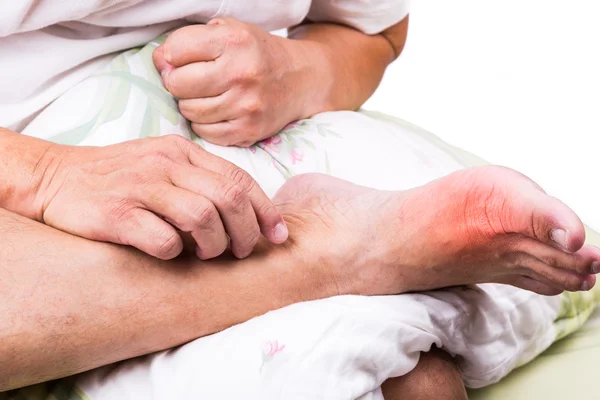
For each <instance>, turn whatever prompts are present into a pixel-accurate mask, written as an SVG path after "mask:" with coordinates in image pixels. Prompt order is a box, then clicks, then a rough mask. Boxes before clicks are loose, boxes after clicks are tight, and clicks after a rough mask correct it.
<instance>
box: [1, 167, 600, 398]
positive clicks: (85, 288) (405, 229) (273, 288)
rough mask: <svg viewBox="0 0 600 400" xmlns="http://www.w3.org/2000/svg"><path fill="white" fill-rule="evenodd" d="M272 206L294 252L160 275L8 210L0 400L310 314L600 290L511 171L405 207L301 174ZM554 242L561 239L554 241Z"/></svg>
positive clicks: (152, 266) (534, 190) (429, 191)
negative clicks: (463, 290)
mask: <svg viewBox="0 0 600 400" xmlns="http://www.w3.org/2000/svg"><path fill="white" fill-rule="evenodd" d="M428 199H430V200H428ZM457 199H462V200H461V201H457ZM428 201H435V206H432V205H431V204H428ZM274 202H275V204H276V206H277V207H278V209H279V210H280V212H281V213H282V215H284V217H285V219H286V221H287V224H288V227H289V231H290V240H288V241H287V242H286V243H285V244H284V245H281V246H275V245H272V244H269V243H268V242H267V241H266V240H264V241H263V242H261V245H260V246H259V249H258V251H256V252H255V253H253V254H252V255H251V256H250V257H248V258H247V259H244V260H237V261H235V260H233V259H232V258H227V257H223V258H221V259H218V260H210V261H204V262H202V261H199V260H197V259H195V258H193V257H191V258H190V257H181V258H178V259H177V260H174V261H161V260H158V259H156V258H154V257H150V256H147V255H145V254H143V253H141V252H139V251H137V250H135V249H132V248H128V247H124V246H117V245H112V244H107V243H99V242H94V241H90V240H86V239H83V238H79V237H76V236H72V235H69V234H67V233H64V232H60V231H58V230H56V229H53V228H51V227H49V226H46V225H42V224H40V223H38V222H35V221H32V220H30V219H27V218H25V217H22V216H19V215H17V214H14V213H11V212H8V211H6V210H0V226H2V228H3V229H2V230H0V242H1V243H3V246H2V247H0V298H2V302H1V303H0V316H1V317H0V318H2V319H3V320H2V321H0V322H1V323H0V327H1V328H0V391H2V390H8V389H11V388H16V387H20V386H24V385H28V384H33V383H36V382H40V381H44V380H49V379H54V378H59V377H63V376H67V375H72V374H75V373H78V372H81V371H85V370H89V369H92V368H95V367H99V366H101V365H106V364H110V363H114V362H117V361H120V360H123V359H128V358H131V357H135V356H139V355H142V354H148V353H151V352H155V351H158V350H162V349H167V348H171V347H173V346H177V345H179V344H182V343H185V342H188V341H190V340H192V339H195V338H198V337H201V336H204V335H208V334H211V333H214V332H218V331H220V330H222V329H225V328H227V327H229V326H231V325H234V324H237V323H240V322H243V321H246V320H248V319H250V318H252V317H254V316H257V315H260V314H263V313H265V312H267V311H269V310H273V309H276V308H280V307H284V306H286V305H289V304H292V303H295V302H299V301H303V300H311V299H318V298H324V297H329V296H334V295H339V294H359V295H378V294H397V293H405V292H411V291H417V290H429V289H437V288H442V287H448V286H453V285H462V284H471V283H480V282H500V283H509V284H512V285H515V286H519V287H523V288H524V289H528V290H533V291H536V292H538V293H542V294H547V295H553V294H557V293H560V292H562V291H563V290H586V289H589V288H591V287H593V285H594V284H595V276H593V275H591V273H592V272H594V268H595V267H596V266H597V265H598V264H595V263H598V261H600V249H597V248H595V247H592V246H583V236H584V230H583V225H582V224H581V222H580V221H579V219H578V218H577V216H576V215H575V214H574V213H573V212H572V211H571V210H570V209H569V208H568V207H567V206H565V205H564V204H562V203H560V202H559V201H558V200H556V199H554V198H552V197H550V196H548V195H546V194H545V193H544V192H543V191H541V189H540V188H539V187H538V186H537V185H535V184H534V183H533V182H531V181H530V180H528V179H527V178H525V177H523V176H522V175H520V174H518V173H516V172H514V171H511V170H508V169H505V168H499V167H482V168H477V169H471V170H465V171H460V172H457V173H454V174H452V175H449V176H447V177H445V178H441V179H439V180H437V181H434V182H431V183H429V184H427V185H425V186H422V187H419V188H415V189H411V190H408V191H400V192H386V191H378V190H375V189H369V188H365V187H360V186H356V185H353V184H351V183H348V182H345V181H342V180H339V179H335V178H332V177H329V176H325V175H318V174H308V175H301V176H298V177H295V178H292V179H290V180H289V181H287V182H286V184H285V185H284V186H283V187H282V188H281V190H280V191H279V192H278V193H277V195H276V197H275V198H274ZM500 204H502V207H498V205H500ZM482 216H486V218H482ZM532 227H533V229H532ZM556 229H563V230H564V231H565V232H566V234H565V235H563V236H556V235H554V239H555V240H557V241H554V240H553V239H552V232H554V231H555V230H556ZM374 238H377V240H374ZM191 243H192V248H193V241H191ZM595 272H597V271H595ZM240 304H243V307H239V306H238V305H240ZM125 320H126V321H127V323H123V321H125ZM40 349H43V351H40Z"/></svg>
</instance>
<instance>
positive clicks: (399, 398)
mask: <svg viewBox="0 0 600 400" xmlns="http://www.w3.org/2000/svg"><path fill="white" fill-rule="evenodd" d="M381 390H382V392H383V397H384V398H385V400H403V399H411V400H437V399H444V400H467V399H468V397H467V391H466V390H465V385H464V384H463V381H462V378H461V376H460V371H459V370H458V368H457V366H456V364H455V363H454V361H453V360H452V358H451V357H450V356H449V355H448V354H447V353H446V352H444V351H443V350H439V349H437V348H434V349H431V350H430V351H429V352H427V353H423V354H421V358H420V360H419V363H418V364H417V367H416V368H415V369H414V370H412V371H411V372H410V373H409V374H407V375H404V376H401V377H398V378H393V379H389V380H388V381H386V382H385V383H384V384H383V385H382V386H381Z"/></svg>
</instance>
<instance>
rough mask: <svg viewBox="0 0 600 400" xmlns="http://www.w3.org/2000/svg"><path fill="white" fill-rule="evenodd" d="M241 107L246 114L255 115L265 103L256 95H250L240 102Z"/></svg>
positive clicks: (261, 109)
mask: <svg viewBox="0 0 600 400" xmlns="http://www.w3.org/2000/svg"><path fill="white" fill-rule="evenodd" d="M241 107H242V109H243V110H244V111H245V112H246V113H247V114H251V115H255V114H259V113H261V112H262V111H263V110H264V108H265V104H264V102H263V101H262V100H261V99H260V98H259V97H258V96H251V97H249V98H247V99H246V100H245V101H244V102H243V103H242V104H241Z"/></svg>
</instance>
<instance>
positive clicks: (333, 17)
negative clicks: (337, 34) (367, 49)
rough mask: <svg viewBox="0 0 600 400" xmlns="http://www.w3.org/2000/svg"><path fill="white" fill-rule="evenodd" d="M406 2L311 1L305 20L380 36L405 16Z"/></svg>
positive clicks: (389, 0) (385, 0) (392, 0)
mask: <svg viewBox="0 0 600 400" xmlns="http://www.w3.org/2000/svg"><path fill="white" fill-rule="evenodd" d="M408 6H409V0H313V1H312V4H311V7H310V11H309V13H308V16H307V17H308V19H310V20H311V21H314V22H335V23H339V24H343V25H347V26H351V27H353V28H355V29H358V30H360V31H362V32H364V33H366V34H370V35H371V34H377V33H381V32H383V31H384V30H386V29H387V28H389V27H390V26H392V25H395V24H397V23H398V22H400V21H402V20H403V19H404V18H406V16H407V15H408Z"/></svg>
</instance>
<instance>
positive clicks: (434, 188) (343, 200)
mask: <svg viewBox="0 0 600 400" xmlns="http://www.w3.org/2000/svg"><path fill="white" fill-rule="evenodd" d="M276 201H277V202H279V204H280V206H281V207H282V209H283V210H285V211H287V212H290V213H292V214H294V215H298V216H300V220H299V221H297V223H296V224H295V227H302V223H306V222H308V221H315V223H314V224H310V228H311V229H314V226H317V225H319V224H320V225H321V227H322V229H320V230H319V231H318V232H314V231H313V232H314V234H312V235H307V234H304V235H303V234H300V233H298V232H295V233H294V235H296V236H297V237H299V238H300V239H301V240H307V242H300V241H299V240H300V239H299V240H298V242H299V245H300V247H301V248H313V249H317V248H328V247H330V248H333V246H334V244H338V243H344V245H345V246H346V250H345V252H344V254H346V256H347V257H348V258H349V260H359V262H358V263H356V261H354V263H355V264H356V265H357V269H356V270H355V272H354V273H355V274H356V276H360V277H361V278H362V279H363V281H364V282H365V287H364V288H363V289H362V290H361V291H360V293H372V294H378V293H374V292H370V290H369V286H370V285H374V287H378V288H381V287H382V286H385V285H386V284H388V285H389V291H388V293H390V294H392V293H398V288H402V287H403V286H404V285H406V286H404V289H401V290H400V292H408V291H420V290H429V289H436V288H442V287H448V286H457V285H464V284H475V283H485V282H488V283H506V284H511V285H513V286H517V287H520V288H524V289H527V290H531V291H535V292H537V293H540V294H546V295H556V294H558V293H561V292H562V291H563V290H569V291H579V290H583V291H586V290H589V289H590V288H592V287H593V286H594V284H595V282H596V280H595V275H592V274H595V273H597V272H598V266H599V265H600V250H599V249H598V248H596V247H594V246H584V245H583V244H584V240H585V231H584V227H583V224H582V223H581V221H580V220H579V218H578V217H577V216H576V215H575V213H573V211H571V210H570V209H569V208H568V207H567V206H566V205H564V204H562V203H561V202H560V201H558V200H557V199H555V198H553V197H550V196H548V195H547V194H546V193H545V192H544V191H543V190H542V189H541V188H540V187H539V186H537V185H536V184H535V183H534V182H532V181H531V180H529V179H527V178H526V177H525V176H523V175H521V174H519V173H517V172H515V171H512V170H509V169H506V168H501V167H479V168H472V169H468V170H463V171H458V172H455V173H453V174H451V175H448V176H446V177H444V178H440V179H438V180H435V181H433V182H431V183H429V184H427V185H424V186H421V187H418V188H415V189H411V190H407V191H399V192H383V191H378V190H374V189H369V188H366V187H361V186H356V185H353V184H350V183H348V182H345V181H342V180H339V179H336V178H331V177H328V176H325V175H316V174H307V175H303V176H298V177H296V178H293V179H292V180H289V181H288V182H287V183H286V185H284V186H283V188H282V189H281V190H280V192H279V193H278V195H277V196H276ZM292 210H295V211H292ZM306 210H310V212H307V211H306ZM316 221H320V222H316ZM329 226H332V227H333V228H330V227H329ZM356 226H360V227H362V229H361V234H360V235H356V234H355V233H354V232H355V230H354V229H352V227H356ZM365 242H366V243H370V250H369V252H368V253H367V254H364V253H360V252H361V251H362V249H361V247H360V246H361V243H365ZM356 249H359V251H358V252H357V251H356ZM370 264H377V265H379V266H381V267H382V268H381V269H380V270H378V273H377V274H376V275H369V274H368V272H373V271H368V270H367V269H365V268H364V266H365V265H370ZM348 265H352V263H350V262H349V264H348ZM346 268H348V267H346ZM398 270H402V273H401V274H398V275H395V274H396V273H397V271H398ZM367 271H368V272H367ZM395 277H397V278H398V279H400V280H401V281H397V280H395ZM341 291H342V292H344V291H345V290H344V289H343V287H342V289H341ZM379 294H380V292H379Z"/></svg>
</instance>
